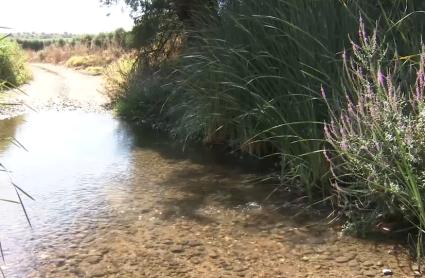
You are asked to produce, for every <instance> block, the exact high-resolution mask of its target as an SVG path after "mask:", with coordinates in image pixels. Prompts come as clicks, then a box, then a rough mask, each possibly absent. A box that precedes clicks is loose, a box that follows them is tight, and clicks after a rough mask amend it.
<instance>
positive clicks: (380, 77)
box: [377, 70, 387, 88]
mask: <svg viewBox="0 0 425 278" xmlns="http://www.w3.org/2000/svg"><path fill="white" fill-rule="evenodd" d="M377 79H378V84H379V85H380V86H381V87H382V88H384V87H385V83H386V82H385V81H386V80H387V78H386V77H385V75H383V74H382V72H381V70H379V71H378V76H377Z"/></svg>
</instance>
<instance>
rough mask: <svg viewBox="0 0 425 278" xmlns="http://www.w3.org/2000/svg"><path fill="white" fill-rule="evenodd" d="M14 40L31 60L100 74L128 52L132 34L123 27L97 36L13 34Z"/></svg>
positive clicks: (131, 42) (130, 46)
mask: <svg viewBox="0 0 425 278" xmlns="http://www.w3.org/2000/svg"><path fill="white" fill-rule="evenodd" d="M14 37H15V39H16V42H17V43H18V44H20V45H21V46H22V48H23V49H25V50H26V51H27V53H28V55H29V56H30V60H31V61H33V62H46V63H56V64H59V63H61V64H65V65H66V66H69V67H73V68H77V69H80V70H84V71H86V72H88V73H91V74H100V73H102V72H103V69H104V67H105V66H107V65H110V64H111V63H112V62H114V61H116V60H118V59H119V58H120V57H122V56H125V55H128V53H129V52H130V51H131V48H132V45H133V40H132V34H131V33H129V32H126V31H125V30H124V29H117V30H116V31H114V32H111V33H100V34H97V35H71V34H65V35H62V36H61V35H60V34H44V35H43V34H34V33H31V34H25V33H24V34H15V35H14Z"/></svg>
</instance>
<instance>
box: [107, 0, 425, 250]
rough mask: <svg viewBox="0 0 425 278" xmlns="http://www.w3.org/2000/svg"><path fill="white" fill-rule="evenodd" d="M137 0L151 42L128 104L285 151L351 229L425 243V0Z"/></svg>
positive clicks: (298, 181)
mask: <svg viewBox="0 0 425 278" xmlns="http://www.w3.org/2000/svg"><path fill="white" fill-rule="evenodd" d="M103 2H106V3H107V4H111V3H112V2H114V1H113V0H105V1H103ZM126 2H127V3H128V5H129V6H130V7H131V8H132V9H133V14H134V17H135V23H136V26H135V28H134V30H133V34H134V41H135V42H137V44H136V45H137V46H138V48H139V53H140V54H139V57H138V60H137V64H136V65H135V66H134V67H132V68H131V70H127V71H125V72H124V74H123V77H122V79H121V81H120V82H118V86H113V87H112V91H111V92H110V94H111V95H112V96H114V97H113V100H114V102H115V103H116V107H117V109H118V112H119V113H120V115H122V116H123V117H125V118H127V119H130V120H133V121H137V122H140V123H144V124H149V125H151V126H153V127H155V128H159V129H162V130H164V131H167V132H169V133H170V134H171V135H173V136H176V137H177V138H180V139H181V140H182V141H185V142H186V143H188V142H191V141H193V140H196V141H202V142H204V143H207V144H213V145H215V144H222V145H226V146H229V147H231V148H233V149H235V150H239V151H241V152H245V153H249V154H252V155H255V156H258V157H266V156H267V157H275V158H276V159H277V160H278V161H279V162H280V163H279V164H280V168H279V171H278V172H279V175H277V180H278V181H279V182H280V184H281V185H282V186H283V187H286V188H289V187H290V188H293V189H294V188H295V189H296V190H298V191H301V192H304V194H305V195H306V197H308V199H310V201H311V202H316V201H320V203H328V204H329V205H330V206H332V207H333V208H336V212H337V213H338V214H337V215H340V216H341V217H342V219H345V220H346V221H347V222H346V226H345V227H346V229H347V230H350V231H356V232H358V233H361V234H366V233H368V232H376V231H380V230H385V231H387V232H389V231H390V232H396V231H404V232H407V233H410V234H411V235H412V236H413V237H414V238H415V239H416V240H417V243H418V245H417V246H418V249H417V250H416V251H417V255H418V256H422V255H423V253H422V251H421V250H422V249H421V247H422V244H421V242H422V236H423V235H424V234H425V233H424V228H425V189H424V188H425V176H424V175H425V174H424V173H425V161H424V160H423V157H424V156H425V152H424V150H425V147H424V146H425V143H424V142H425V139H424V133H425V129H424V128H423V126H424V123H425V118H424V115H425V113H424V111H425V110H424V109H425V104H424V90H425V77H424V76H425V73H424V67H425V53H424V52H423V51H424V50H423V45H422V44H421V38H422V36H423V30H425V20H424V19H425V15H424V11H425V2H424V1H421V0H408V1H404V0H403V1H402V0H395V1H384V0H377V1H344V0H339V1H315V0H268V1H258V0H245V1H238V0H220V1H217V0H209V1H201V0H192V1H184V0H165V1H164V0H161V1H159V0H154V1H142V0H140V1H132V0H127V1H126Z"/></svg>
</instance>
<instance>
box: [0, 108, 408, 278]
mask: <svg viewBox="0 0 425 278" xmlns="http://www.w3.org/2000/svg"><path fill="white" fill-rule="evenodd" d="M0 137H1V138H8V137H13V138H16V139H17V140H18V141H19V142H20V143H21V144H22V145H23V146H24V147H25V148H26V149H27V151H26V150H25V149H23V148H22V147H20V146H19V144H17V143H15V144H13V143H11V142H10V140H4V141H2V142H1V145H0V162H1V163H2V164H3V165H4V166H5V167H7V168H8V169H9V170H10V171H11V173H10V177H9V175H8V174H7V173H5V172H3V174H1V180H0V181H1V187H0V198H2V199H7V200H12V201H17V200H18V198H17V195H16V192H15V190H14V187H13V186H11V184H10V180H9V179H10V178H11V179H12V181H13V182H14V183H16V184H17V185H18V186H19V187H21V188H22V189H23V190H25V192H27V193H28V194H30V195H31V196H32V197H33V198H34V199H35V201H33V200H31V199H29V198H28V197H27V196H25V194H24V193H23V192H20V193H21V194H20V196H21V198H22V200H23V202H24V204H25V208H26V211H27V213H28V217H29V220H30V222H31V224H32V228H31V227H30V226H29V224H28V222H27V219H26V217H25V214H24V211H23V209H22V208H21V207H20V206H19V205H17V204H15V203H11V202H4V201H3V202H0V219H1V221H0V236H1V238H0V239H1V243H2V247H3V251H4V256H5V264H3V265H2V269H3V271H4V272H5V274H6V277H365V276H367V277H374V276H377V277H378V276H382V271H383V269H384V268H389V269H391V270H392V271H393V272H394V275H396V277H403V276H406V277H409V276H410V275H411V274H412V271H411V265H410V262H409V260H408V257H407V256H406V254H405V252H403V249H399V248H397V247H395V246H394V245H392V244H389V243H377V242H368V241H362V240H359V239H352V238H347V237H343V236H340V234H338V232H337V231H336V230H333V229H330V228H327V227H326V226H325V225H320V224H319V223H324V221H321V220H319V219H314V217H303V216H302V217H301V218H305V221H299V218H300V217H296V218H294V217H292V216H294V213H293V212H292V211H291V209H290V207H291V206H290V205H289V204H290V203H291V202H288V200H286V201H285V199H284V198H281V197H280V196H274V197H272V198H269V199H267V201H264V200H265V198H266V197H267V196H268V195H269V193H270V192H271V190H272V189H273V187H271V186H266V185H259V184H258V180H257V176H256V175H255V174H252V173H249V172H248V171H247V169H246V168H245V169H242V167H239V166H238V165H239V163H238V162H237V161H233V162H232V163H228V160H229V159H228V158H226V157H224V156H222V155H218V154H217V153H214V152H209V151H207V150H202V149H196V148H194V149H190V148H189V149H188V150H187V151H186V152H182V150H181V147H179V145H178V144H175V143H173V142H172V141H170V140H169V139H167V138H164V136H163V135H159V134H156V133H154V132H149V131H145V130H139V131H137V132H135V129H134V128H132V127H130V126H128V125H127V124H125V123H123V122H121V121H119V120H117V119H115V118H113V117H112V116H111V115H108V114H95V113H92V114H91V113H82V112H44V113H35V114H30V115H25V116H20V117H17V118H14V119H10V120H5V121H2V122H0ZM235 165H236V166H235ZM289 201H293V200H289ZM285 204H288V206H287V207H285ZM291 205H292V203H291ZM282 206H283V207H282ZM279 207H281V208H280V209H278V208H279Z"/></svg>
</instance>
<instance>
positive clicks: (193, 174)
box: [126, 125, 329, 226]
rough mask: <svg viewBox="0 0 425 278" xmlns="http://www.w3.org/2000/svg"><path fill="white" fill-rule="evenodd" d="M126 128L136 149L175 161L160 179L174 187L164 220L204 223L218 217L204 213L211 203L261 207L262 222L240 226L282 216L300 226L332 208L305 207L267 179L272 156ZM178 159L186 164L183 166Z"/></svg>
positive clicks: (165, 204)
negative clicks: (243, 154)
mask: <svg viewBox="0 0 425 278" xmlns="http://www.w3.org/2000/svg"><path fill="white" fill-rule="evenodd" d="M126 128H128V129H129V130H131V132H130V133H131V134H133V136H134V138H133V140H134V147H135V148H140V149H145V150H152V151H154V152H155V153H158V154H159V155H160V156H161V157H162V158H164V159H166V160H168V161H169V163H170V164H174V166H172V167H171V171H170V172H168V173H167V175H166V177H165V178H164V179H162V180H161V181H160V182H159V183H158V186H160V187H164V188H167V187H168V188H170V187H171V188H173V190H175V192H176V194H175V195H174V196H172V197H169V198H163V199H162V200H160V201H159V202H160V205H161V206H162V207H163V209H164V213H163V215H162V218H163V219H164V220H172V219H174V218H175V217H178V216H180V217H181V216H183V217H186V218H189V219H192V220H194V221H198V222H200V223H208V222H214V221H215V220H213V218H212V217H208V216H206V214H205V213H201V212H202V210H203V209H205V208H206V207H208V206H211V205H212V204H213V205H215V206H218V207H221V208H222V209H225V210H229V209H230V210H239V211H241V212H242V211H251V212H257V218H258V219H257V221H258V223H256V224H253V223H245V224H244V223H242V226H253V225H257V224H258V225H261V223H263V224H271V223H274V224H276V223H278V222H280V221H282V220H283V219H285V220H286V221H288V220H293V221H296V222H298V223H299V224H300V225H301V224H302V223H306V222H308V221H309V219H310V220H311V219H313V218H314V219H315V220H317V219H318V216H319V215H320V218H321V220H322V223H323V222H324V221H323V220H324V218H325V217H326V215H327V214H326V213H329V211H319V210H313V209H311V210H304V209H303V208H302V206H305V205H306V203H305V198H304V196H303V195H300V194H296V193H294V192H289V191H287V190H283V189H280V190H276V189H277V187H278V185H277V183H278V181H277V180H276V179H275V178H274V179H269V178H267V177H268V174H270V173H272V171H273V170H275V168H273V163H274V161H273V160H266V159H263V160H262V159H257V158H246V157H245V158H242V157H239V156H236V155H234V154H231V153H229V152H228V151H226V150H224V149H223V148H219V149H211V148H206V147H205V146H202V145H200V144H190V145H186V146H184V147H183V146H182V142H180V141H177V140H173V139H172V138H169V137H168V136H167V135H166V134H164V133H161V132H159V131H156V130H152V129H149V128H141V127H138V126H131V125H127V127H126ZM179 162H188V163H186V164H182V165H180V166H179V165H177V164H178V163H179ZM194 165H195V166H194ZM159 171H160V170H159ZM260 211H261V213H260ZM260 222H261V223H260ZM310 224H311V225H313V224H312V223H310Z"/></svg>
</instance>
